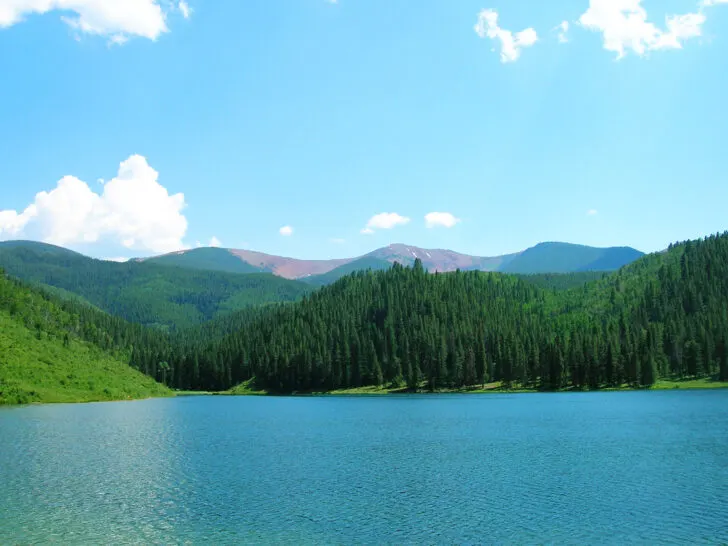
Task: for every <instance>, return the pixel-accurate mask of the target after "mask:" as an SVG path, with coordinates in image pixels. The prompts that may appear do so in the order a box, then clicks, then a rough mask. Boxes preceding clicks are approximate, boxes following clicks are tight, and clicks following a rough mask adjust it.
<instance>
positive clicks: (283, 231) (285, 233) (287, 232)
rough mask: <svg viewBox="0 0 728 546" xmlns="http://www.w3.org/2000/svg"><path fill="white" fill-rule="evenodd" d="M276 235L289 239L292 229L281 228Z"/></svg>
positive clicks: (287, 227)
mask: <svg viewBox="0 0 728 546" xmlns="http://www.w3.org/2000/svg"><path fill="white" fill-rule="evenodd" d="M278 233H280V234H281V235H283V236H284V237H290V236H291V235H293V228H292V227H291V226H283V227H282V228H281V229H279V230H278Z"/></svg>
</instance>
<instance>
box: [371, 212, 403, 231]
mask: <svg viewBox="0 0 728 546" xmlns="http://www.w3.org/2000/svg"><path fill="white" fill-rule="evenodd" d="M409 221H410V219H409V218H407V217H406V216H400V215H399V214H397V213H396V212H382V213H379V214H375V215H374V216H372V217H371V218H369V221H368V222H367V225H366V226H365V227H364V229H362V230H361V233H362V234H364V235H371V234H372V233H374V230H376V229H392V228H395V227H397V226H403V225H405V224H408V223H409Z"/></svg>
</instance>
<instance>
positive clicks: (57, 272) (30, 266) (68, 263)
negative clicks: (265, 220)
mask: <svg viewBox="0 0 728 546" xmlns="http://www.w3.org/2000/svg"><path fill="white" fill-rule="evenodd" d="M0 267H3V268H5V270H6V271H7V273H8V274H9V275H12V276H14V277H17V278H20V279H22V280H24V281H26V282H29V283H34V284H36V285H50V286H52V287H55V288H56V289H61V290H63V291H67V292H70V293H72V294H75V295H76V296H78V297H80V298H82V299H83V301H85V302H87V303H89V304H91V305H93V306H96V307H98V308H99V309H102V310H104V311H106V312H108V313H111V314H113V315H116V316H119V317H122V318H124V319H126V320H129V321H132V322H136V323H139V324H143V325H147V326H157V327H162V328H165V329H176V328H178V329H183V328H187V327H190V326H193V325H196V324H200V323H202V322H205V321H207V320H210V319H212V318H215V317H217V316H220V315H222V314H225V313H228V312H231V311H235V310H238V309H242V308H245V307H248V306H252V305H262V304H267V303H273V302H291V301H295V300H297V299H298V298H300V297H301V296H302V295H303V294H305V293H307V292H308V291H310V290H311V287H309V286H308V285H306V284H303V283H300V282H296V281H290V280H286V279H282V278H280V277H276V276H274V275H271V274H264V273H255V274H248V275H242V274H233V273H224V272H217V271H205V270H198V269H186V268H182V267H169V266H163V265H157V264H153V263H138V262H129V263H116V262H108V261H102V260H94V259H92V258H87V257H85V256H82V255H80V254H75V253H73V254H71V253H69V254H62V255H59V254H56V253H50V252H45V251H44V247H43V246H40V247H39V246H38V245H37V244H36V245H33V246H24V245H16V244H12V245H8V244H7V243H0Z"/></svg>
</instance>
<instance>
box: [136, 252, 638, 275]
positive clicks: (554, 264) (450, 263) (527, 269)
mask: <svg viewBox="0 0 728 546" xmlns="http://www.w3.org/2000/svg"><path fill="white" fill-rule="evenodd" d="M203 254H206V255H207V256H205V257H204V258H203V256H202V255H203ZM212 254H215V255H216V256H217V258H216V260H217V262H218V263H217V265H216V264H215V263H214V262H215V260H211V259H210V256H211V255H212ZM642 256H644V253H643V252H641V251H639V250H636V249H634V248H632V247H628V246H624V247H591V246H587V245H579V244H572V243H563V242H543V243H538V244H537V245H535V246H533V247H529V248H527V249H525V250H523V251H520V252H513V253H509V254H503V255H499V256H475V255H471V254H465V253H461V252H456V251H454V250H449V249H442V248H422V247H418V246H415V245H407V244H404V243H393V244H390V245H387V246H384V247H381V248H377V249H375V250H373V251H371V252H368V253H366V254H363V255H360V256H354V257H349V258H334V259H329V260H306V259H300V258H291V257H287V256H277V255H274V254H267V253H265V252H259V251H252V250H245V249H235V248H197V249H190V250H182V251H176V252H173V253H169V254H164V255H160V256H152V257H149V258H135V261H140V262H152V263H155V262H156V263H160V264H163V263H164V264H168V265H178V266H181V267H191V268H195V269H210V268H211V267H212V268H214V269H215V270H220V271H231V272H240V273H245V272H251V273H252V272H263V273H273V274H274V275H276V276H279V277H283V278H286V279H291V280H300V281H304V282H309V283H311V284H316V285H321V284H326V283H328V282H333V281H334V280H337V279H338V278H340V277H342V276H344V275H346V274H348V273H351V272H353V271H356V270H360V269H374V270H377V269H386V268H387V267H390V266H391V265H392V264H394V263H395V262H398V263H400V264H401V265H411V264H412V263H414V261H415V260H416V259H419V260H420V261H421V262H422V264H423V267H424V268H425V269H427V270H428V271H430V272H433V273H434V272H440V273H447V272H452V271H456V270H458V269H460V270H465V271H472V270H476V271H497V272H503V273H521V274H529V273H571V272H580V271H596V270H600V271H613V270H617V269H619V268H620V267H622V266H624V265H627V264H629V263H631V262H633V261H634V260H636V259H638V258H640V257H642ZM230 257H233V258H234V259H237V260H239V262H240V264H238V265H235V262H234V261H231V260H230ZM357 263H360V264H361V266H356V265H355V264H357ZM241 264H246V265H241Z"/></svg>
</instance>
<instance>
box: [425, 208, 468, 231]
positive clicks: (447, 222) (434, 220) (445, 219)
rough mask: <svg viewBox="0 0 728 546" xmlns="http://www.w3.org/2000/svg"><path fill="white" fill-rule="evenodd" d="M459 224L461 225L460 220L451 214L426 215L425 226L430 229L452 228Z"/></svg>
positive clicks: (434, 213) (435, 213) (436, 213)
mask: <svg viewBox="0 0 728 546" xmlns="http://www.w3.org/2000/svg"><path fill="white" fill-rule="evenodd" d="M458 223H460V218H456V217H455V216H453V215H452V214H451V213H449V212H430V213H428V214H425V225H426V226H427V227H428V228H434V227H445V228H451V227H454V226H455V225H456V224H458Z"/></svg>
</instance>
